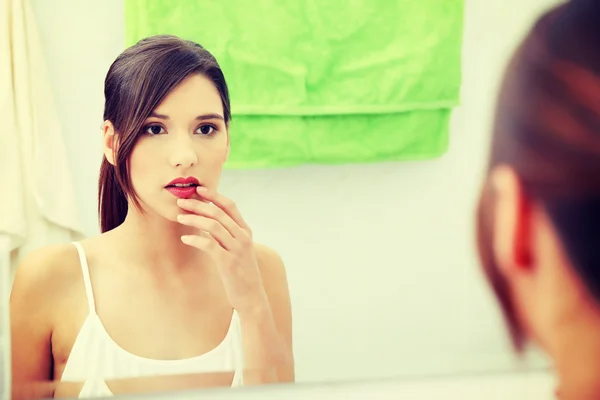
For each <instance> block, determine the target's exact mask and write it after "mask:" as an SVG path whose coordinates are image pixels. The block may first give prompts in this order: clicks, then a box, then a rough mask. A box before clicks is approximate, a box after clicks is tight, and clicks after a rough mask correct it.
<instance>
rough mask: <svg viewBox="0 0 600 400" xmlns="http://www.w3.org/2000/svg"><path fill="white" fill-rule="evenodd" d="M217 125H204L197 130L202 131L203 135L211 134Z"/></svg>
mask: <svg viewBox="0 0 600 400" xmlns="http://www.w3.org/2000/svg"><path fill="white" fill-rule="evenodd" d="M214 130H215V127H214V126H212V125H202V126H201V127H200V128H198V130H197V131H196V132H199V133H201V134H202V135H210V134H212V133H213V132H214Z"/></svg>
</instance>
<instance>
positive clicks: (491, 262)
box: [477, 0, 600, 351]
mask: <svg viewBox="0 0 600 400" xmlns="http://www.w3.org/2000/svg"><path fill="white" fill-rule="evenodd" d="M498 165H508V166H510V167H512V168H513V169H514V171H515V172H516V173H517V175H518V177H519V179H520V182H521V184H522V187H523V191H524V193H525V195H526V197H527V198H528V199H529V201H531V202H535V203H536V204H540V205H541V207H543V209H544V210H545V212H546V213H547V214H548V216H549V218H550V220H551V221H552V224H553V225H554V227H555V228H556V231H557V234H558V236H559V238H560V240H561V242H562V244H563V247H564V250H565V252H566V254H567V256H568V257H569V259H570V262H571V264H572V266H573V268H574V270H575V273H576V274H577V275H578V276H579V277H580V278H581V280H582V282H583V283H584V285H585V286H586V288H587V289H588V290H589V292H590V293H591V294H592V295H593V296H594V297H595V299H597V300H598V302H599V303H600V251H599V250H600V2H599V1H597V0H573V1H571V2H568V3H566V4H563V5H560V6H558V7H556V8H554V9H552V10H550V11H549V12H547V13H546V14H544V15H543V16H542V17H541V18H540V19H539V20H538V21H537V23H536V24H535V25H534V26H533V28H532V30H531V31H530V32H529V34H528V35H527V36H526V38H525V40H524V41H523V43H522V44H521V46H520V47H519V48H518V49H517V51H516V53H515V55H514V57H513V59H512V61H511V63H510V64H509V66H508V69H507V72H506V75H505V78H504V82H503V86H502V90H501V93H500V96H499V98H498V104H497V110H496V118H495V122H494V126H493V137H492V144H491V156H490V162H489V166H488V168H489V170H491V169H493V168H494V167H496V166H498ZM493 201H494V194H493V192H492V189H491V188H490V185H489V184H488V182H487V180H486V182H485V183H484V187H483V190H482V194H481V198H480V202H479V206H478V211H477V241H478V248H479V255H480V258H481V262H482V264H483V268H484V271H485V274H486V276H487V278H488V280H489V282H490V284H491V286H492V288H493V290H494V291H495V293H496V295H497V297H498V299H499V302H500V305H501V307H502V310H503V313H504V317H505V319H506V321H507V323H508V326H509V329H510V332H511V337H512V339H513V343H514V345H515V347H516V349H517V350H519V351H520V350H521V349H522V347H523V345H524V343H525V339H526V338H525V334H524V332H523V328H522V324H521V322H520V321H519V316H518V315H517V313H516V310H515V307H514V304H513V302H512V300H511V294H510V288H509V286H508V284H507V282H506V281H505V279H504V278H503V277H502V275H501V274H500V273H499V271H498V268H497V265H496V264H495V256H494V254H493V251H492V247H491V243H492V239H493V230H492V227H493V222H494V221H493V216H492V213H491V210H492V208H493V207H492V206H493Z"/></svg>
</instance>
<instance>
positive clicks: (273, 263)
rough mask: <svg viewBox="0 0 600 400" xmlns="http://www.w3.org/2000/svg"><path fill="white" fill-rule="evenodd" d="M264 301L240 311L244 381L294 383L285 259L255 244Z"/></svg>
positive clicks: (255, 383) (251, 382) (290, 318)
mask: <svg viewBox="0 0 600 400" xmlns="http://www.w3.org/2000/svg"><path fill="white" fill-rule="evenodd" d="M255 250H256V257H257V261H258V265H259V269H260V272H261V275H262V280H263V286H264V289H265V295H266V296H265V299H264V300H265V301H262V302H261V301H258V302H257V307H256V308H255V309H254V310H253V311H248V312H247V314H240V315H239V317H240V322H241V330H242V346H243V352H244V384H245V385H257V384H264V383H283V382H294V379H295V378H294V357H293V349H292V310H291V303H290V295H289V289H288V283H287V276H286V273H285V267H284V264H283V261H282V260H281V258H280V257H279V255H278V254H277V253H276V252H275V251H273V250H271V249H270V248H268V247H266V246H261V245H255Z"/></svg>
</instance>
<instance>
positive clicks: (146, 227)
mask: <svg viewBox="0 0 600 400" xmlns="http://www.w3.org/2000/svg"><path fill="white" fill-rule="evenodd" d="M113 231H114V232H113V235H114V237H115V239H116V241H117V242H118V243H119V245H121V246H124V248H126V249H127V252H128V254H130V255H131V257H132V258H134V259H135V262H136V263H139V264H140V265H147V266H148V267H150V268H153V269H159V270H168V271H169V270H170V271H172V270H181V269H185V268H188V267H190V266H198V265H203V264H205V263H206V261H207V256H206V255H205V254H202V252H201V251H199V250H198V249H195V248H193V247H190V246H188V245H186V244H184V243H183V242H182V241H181V236H182V235H188V234H194V231H193V230H192V229H191V228H189V227H186V226H183V225H181V224H179V223H177V222H172V221H169V220H167V219H165V218H163V217H161V216H158V215H140V214H138V213H137V212H135V211H130V212H129V213H128V214H127V217H126V218H125V221H124V222H123V223H122V224H121V225H120V226H119V227H117V228H115V229H114V230H113Z"/></svg>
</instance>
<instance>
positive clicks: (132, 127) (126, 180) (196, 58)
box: [98, 35, 231, 232]
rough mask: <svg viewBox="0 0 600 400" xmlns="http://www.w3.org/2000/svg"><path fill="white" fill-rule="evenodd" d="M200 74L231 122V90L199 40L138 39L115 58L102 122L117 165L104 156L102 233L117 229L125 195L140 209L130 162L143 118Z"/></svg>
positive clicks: (124, 209) (106, 85) (123, 213)
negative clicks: (109, 129) (108, 126)
mask: <svg viewBox="0 0 600 400" xmlns="http://www.w3.org/2000/svg"><path fill="white" fill-rule="evenodd" d="M191 74H202V75H204V76H206V77H207V78H209V79H210V80H211V81H212V82H213V83H214V85H215V87H216V88H217V90H218V92H219V94H220V96H221V101H222V103H223V113H224V118H225V123H229V121H230V120H231V109H230V104H229V92H228V89H227V84H226V82H225V77H224V76H223V72H222V71H221V68H220V67H219V64H218V63H217V60H216V59H215V58H214V57H213V56H212V54H210V53H209V52H208V51H207V50H206V49H204V48H203V47H202V46H200V45H199V44H197V43H194V42H192V41H188V40H182V39H180V38H178V37H175V36H170V35H158V36H152V37H148V38H146V39H142V40H140V41H139V42H137V43H136V44H135V45H133V46H131V47H129V48H128V49H126V50H125V51H124V52H123V53H121V54H120V55H119V56H118V57H117V59H116V60H115V61H114V62H113V64H112V65H111V67H110V69H109V70H108V73H107V75H106V79H105V81H104V97H105V103H104V121H110V122H112V123H113V125H114V129H115V133H116V135H115V137H116V141H117V142H116V154H115V166H113V165H111V164H110V163H109V162H108V160H107V159H106V157H103V159H102V165H101V167H100V179H99V184H98V186H99V191H98V214H99V219H100V228H101V231H102V232H106V231H109V230H111V229H114V228H116V227H117V226H119V225H120V224H121V223H123V221H124V220H125V216H126V215H127V208H128V205H127V199H128V198H131V200H132V202H133V203H134V205H135V206H136V208H138V209H140V210H141V207H140V204H139V201H138V198H137V196H136V194H135V193H134V190H133V187H132V184H131V180H130V176H129V172H128V160H129V156H130V154H131V151H132V150H133V148H134V146H135V144H136V142H137V139H138V137H139V133H140V131H141V129H142V125H143V123H144V121H145V120H146V119H147V118H148V117H149V116H150V114H151V113H152V111H153V110H154V109H155V108H156V107H157V106H158V105H159V104H160V102H161V101H162V100H163V99H164V98H165V97H166V96H167V95H168V94H169V92H170V91H171V90H173V89H174V88H175V87H176V86H177V85H178V84H179V83H180V82H181V81H183V80H184V79H185V78H186V77H188V76H189V75H191Z"/></svg>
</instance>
